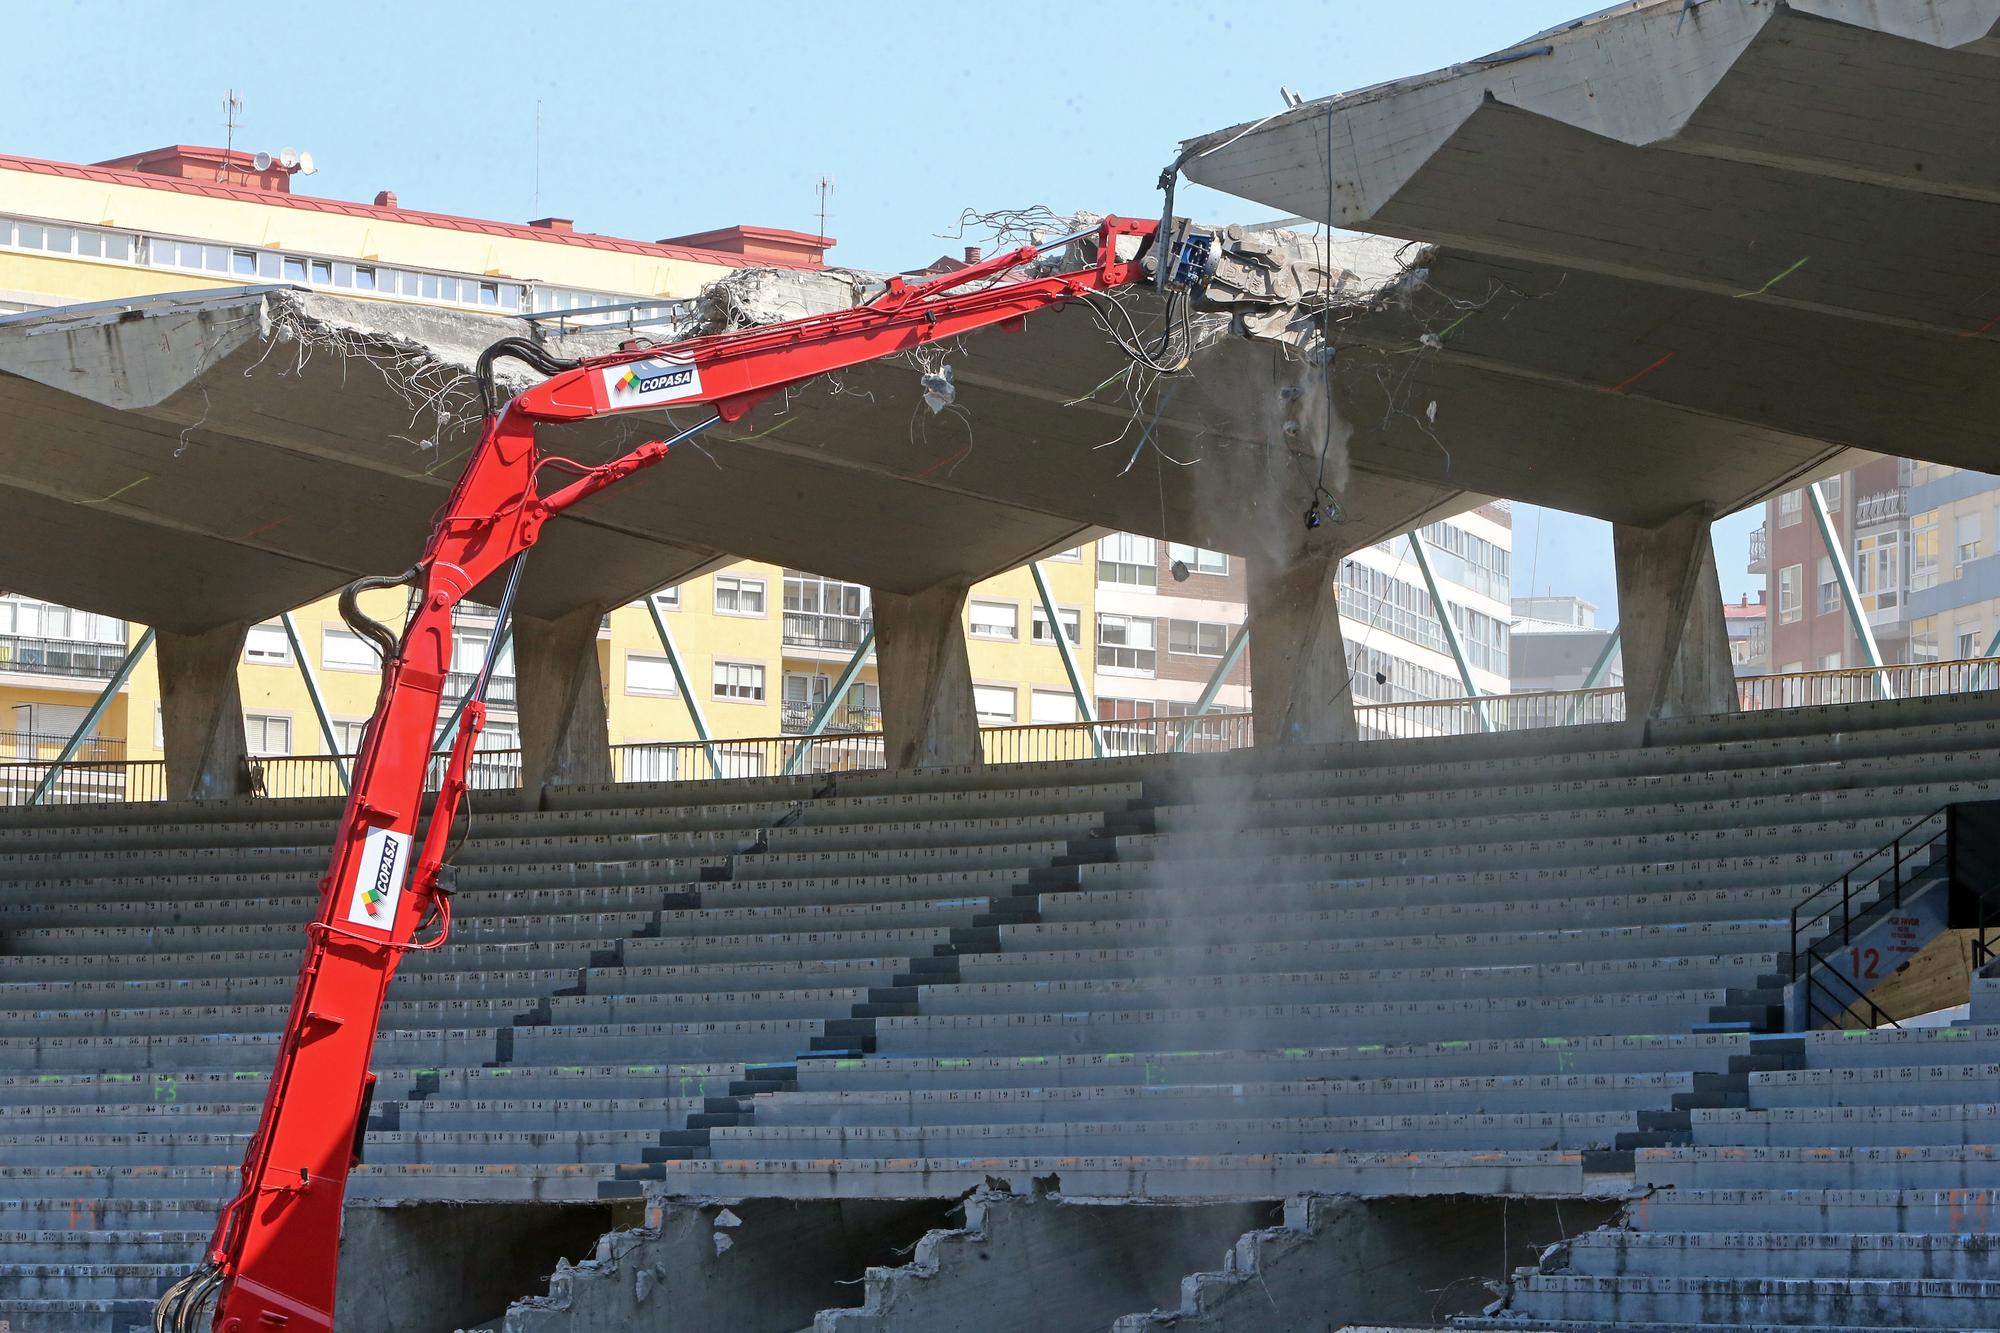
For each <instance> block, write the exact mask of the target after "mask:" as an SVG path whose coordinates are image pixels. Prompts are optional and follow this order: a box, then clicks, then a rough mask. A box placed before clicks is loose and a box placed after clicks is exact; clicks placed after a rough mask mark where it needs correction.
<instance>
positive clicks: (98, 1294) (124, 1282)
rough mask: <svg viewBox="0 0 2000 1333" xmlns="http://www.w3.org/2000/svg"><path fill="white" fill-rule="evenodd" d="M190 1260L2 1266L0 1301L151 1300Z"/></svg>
mask: <svg viewBox="0 0 2000 1333" xmlns="http://www.w3.org/2000/svg"><path fill="white" fill-rule="evenodd" d="M193 1253H194V1254H199V1250H196V1251H194V1252H193ZM188 1257H191V1256H187V1255H184V1256H182V1258H181V1259H180V1260H174V1261H170V1262H166V1263H136V1262H134V1263H63V1264H20V1263H0V1300H19V1301H37V1300H40V1301H46V1300H65V1301H79V1300H83V1301H117V1300H151V1299H153V1298H154V1297H156V1296H158V1295H159V1294H160V1293H161V1292H163V1291H165V1290H166V1289H167V1288H168V1287H170V1286H172V1285H173V1284H174V1283H175V1282H177V1281H179V1280H180V1279H181V1278H182V1277H183V1276H185V1275H186V1273H187V1271H188V1266H187V1263H186V1262H185V1259H186V1258H188Z"/></svg>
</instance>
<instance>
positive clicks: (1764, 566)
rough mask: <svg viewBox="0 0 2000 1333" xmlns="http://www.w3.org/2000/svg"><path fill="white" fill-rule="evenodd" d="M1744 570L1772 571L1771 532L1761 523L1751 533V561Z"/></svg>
mask: <svg viewBox="0 0 2000 1333" xmlns="http://www.w3.org/2000/svg"><path fill="white" fill-rule="evenodd" d="M1744 571H1745V572H1746V573H1750V574H1768V573H1770V572H1771V534H1770V532H1769V531H1768V530H1767V529H1766V528H1765V527H1764V525H1763V524H1761V523H1759V524H1758V525H1757V528H1756V530H1755V531H1754V532H1752V533H1751V534H1750V563H1749V564H1748V565H1746V566H1745V567H1744Z"/></svg>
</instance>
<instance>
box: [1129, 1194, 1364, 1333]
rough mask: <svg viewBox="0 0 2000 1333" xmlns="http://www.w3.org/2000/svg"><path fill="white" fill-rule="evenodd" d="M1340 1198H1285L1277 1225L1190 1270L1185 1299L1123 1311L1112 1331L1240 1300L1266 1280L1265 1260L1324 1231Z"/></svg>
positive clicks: (1173, 1321)
mask: <svg viewBox="0 0 2000 1333" xmlns="http://www.w3.org/2000/svg"><path fill="white" fill-rule="evenodd" d="M1340 1202H1341V1200H1339V1199H1336V1198H1334V1197H1332V1196H1328V1195H1320V1194H1301V1195H1296V1196H1294V1197H1293V1198H1290V1199H1287V1200H1285V1217H1284V1220H1283V1221H1282V1222H1280V1223H1279V1224H1278V1225H1277V1226H1274V1227H1263V1228H1261V1229H1259V1230H1256V1231H1246V1232H1245V1233H1243V1235H1241V1236H1239V1237H1238V1238H1237V1241H1236V1244H1235V1245H1233V1246H1231V1247H1230V1249H1229V1251H1228V1252H1227V1253H1226V1254H1224V1255H1223V1257H1222V1267H1221V1268H1219V1269H1210V1270H1208V1271H1205V1272H1200V1273H1190V1274H1188V1275H1187V1276H1186V1277H1184V1278H1182V1279H1181V1302H1180V1304H1179V1305H1178V1306H1176V1307H1175V1308H1173V1309H1171V1310H1149V1311H1147V1312H1145V1313H1144V1314H1128V1315H1122V1316H1120V1317H1119V1318H1118V1319H1117V1321H1116V1322H1114V1323H1113V1324H1112V1326H1111V1333H1148V1331H1149V1330H1152V1329H1159V1328H1172V1327H1174V1326H1175V1325H1177V1324H1179V1323H1181V1322H1182V1321H1183V1320H1190V1319H1200V1318H1202V1317H1204V1316H1206V1315H1210V1314H1213V1313H1215V1312H1216V1311H1217V1310H1218V1309H1220V1307H1222V1306H1223V1305H1225V1304H1227V1303H1229V1302H1231V1301H1233V1300H1235V1299H1236V1298H1237V1296H1238V1295H1239V1294H1241V1293H1243V1292H1245V1290H1246V1289H1247V1288H1248V1287H1249V1285H1250V1284H1251V1283H1253V1282H1257V1283H1261V1282H1262V1272H1263V1268H1264V1265H1265V1264H1267V1263H1275V1262H1276V1261H1277V1260H1279V1259H1281V1258H1283V1257H1284V1256H1286V1255H1288V1254H1290V1253H1291V1252H1292V1251H1294V1250H1296V1249H1298V1248H1299V1247H1300V1246H1302V1245H1306V1244H1308V1243H1310V1242H1311V1240H1312V1239H1313V1237H1314V1235H1315V1234H1316V1233H1317V1232H1318V1231H1319V1229H1320V1227H1321V1225H1322V1223H1323V1221H1324V1218H1325V1216H1326V1211H1327V1209H1328V1208H1330V1207H1332V1206H1334V1205H1336V1204H1338V1203H1340Z"/></svg>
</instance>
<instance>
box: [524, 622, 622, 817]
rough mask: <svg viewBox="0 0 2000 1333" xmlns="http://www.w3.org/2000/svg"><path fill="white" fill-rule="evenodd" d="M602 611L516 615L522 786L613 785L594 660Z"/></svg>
mask: <svg viewBox="0 0 2000 1333" xmlns="http://www.w3.org/2000/svg"><path fill="white" fill-rule="evenodd" d="M603 617H604V612H603V610H602V608H600V607H596V606H581V607H578V608H577V609H576V610H574V611H571V612H570V613H569V614H567V615H564V616H558V617H557V618H556V619H554V620H542V619H539V618H537V617H535V616H523V615H516V616H515V617H514V680H515V686H514V687H515V691H516V693H517V694H518V695H519V697H520V712H521V786H522V788H523V789H524V790H526V791H538V790H540V789H541V788H542V787H544V786H548V785H551V784H554V785H558V786H574V785H577V784H580V783H588V782H609V781H611V727H610V722H609V720H608V719H607V718H606V717H605V713H604V672H603V669H602V668H601V667H600V666H599V664H598V661H597V626H598V622H599V621H600V620H602V619H603Z"/></svg>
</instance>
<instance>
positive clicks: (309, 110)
mask: <svg viewBox="0 0 2000 1333" xmlns="http://www.w3.org/2000/svg"><path fill="white" fill-rule="evenodd" d="M1596 7H1598V3H1597V0H1420V2H1418V0H1321V2H1320V3H1286V2H1284V0H1266V2H1264V3H1259V4H1256V5H1236V4H1227V3H1202V4H1179V3H1173V2H1172V0H1166V2H1164V3H1162V2H1160V0H1155V2H1154V3H1149V4H1118V5H1111V4H1089V3H1082V4H1079V3H1075V2H1074V0H1072V3H1068V4H1053V3H1041V2H1040V0H1024V2H1022V3H1010V4H1007V5H1001V6H993V7H973V6H962V5H944V4H937V3H935V2H934V0H933V3H928V4H918V3H862V2H859V0H856V2H854V3H846V4H834V5H828V4H819V5H807V4H793V3H753V2H751V0H738V3H735V4H733V5H712V6H703V7H701V8H700V9H698V10H696V9H692V8H690V7H687V6H683V5H677V4H670V3H660V2H658V0H656V3H654V4H651V5H616V6H601V5H549V4H536V5H528V4H518V3H512V2H511V0H488V2H487V3H483V4H478V5H471V4H448V3H442V2H441V0H439V2H434V3H421V2H420V3H409V2H408V0H404V2H403V3H395V4H390V3H382V2H381V0H354V2H352V3H344V4H339V5H333V4H324V3H293V4H289V5H285V6H282V7H276V6H270V5H268V4H246V3H221V2H220V0H176V2H175V3H172V4H153V5H145V6H140V5H133V4H130V3H112V2H110V0H73V2H72V3H69V4H59V3H44V4H37V5H33V6H25V7H21V8H19V9H18V10H16V11H14V12H11V13H10V14H9V16H8V18H9V23H8V28H9V37H10V39H11V42H12V44H13V46H14V48H15V49H14V56H13V58H12V59H11V60H10V61H9V67H10V78H9V88H8V97H7V105H6V109H5V111H4V112H0V126H4V127H5V132H4V134H0V151H5V152H15V153H25V154H28V155H31V156H38V157H52V158H60V159H65V160H70V161H83V162H89V161H96V160H99V159H103V158H108V157H114V156H118V155H121V154H124V153H129V152H135V151H138V150H140V149H143V148H152V147H157V146H158V145H160V144H163V143H171V142H183V143H204V144H219V143H221V142H222V141H223V134H224V131H223V125H222V120H223V111H222V100H223V95H224V92H225V91H226V90H227V89H230V88H232V87H233V88H235V89H236V90H237V92H238V94H239V95H240V96H241V97H242V99H243V112H242V116H241V128H240V129H239V130H238V133H237V144H238V146H239V147H245V148H250V149H258V148H263V149H268V150H271V151H274V152H275V151H276V150H277V149H279V148H281V147H285V146H293V147H299V148H307V149H310V150H311V151H312V153H313V155H314V157H315V158H316V159H317V161H318V163H319V166H320V171H319V174H318V175H317V176H315V177H312V178H310V179H309V180H306V181H304V182H301V185H302V188H304V189H308V190H310V191H312V192H313V193H317V194H327V195H332V196H335V197H338V198H349V199H371V198H373V197H374V194H375V192H376V191H377V190H383V189H389V190H394V191H395V192H396V194H397V196H398V199H399V201H400V202H401V203H402V204H403V205H404V206H405V207H411V208H425V209H433V210H436V211H439V212H449V213H463V214H470V215H474V216H480V217H495V218H512V219H518V220H526V219H528V218H530V217H536V216H540V215H544V214H555V215H558V216H563V217H570V218H574V219H575V220H576V223H577V226H578V227H579V228H581V229H585V230H589V231H599V232H608V233H612V234H616V235H623V236H635V237H643V238H647V239H652V238H657V237H662V236H670V235H675V234H678V233H683V232H691V231H699V230H703V229H706V228H709V227H714V226H721V225H725V224H728V223H732V222H748V223H757V224H762V225H765V226H778V227H791V228H795V229H798V230H801V231H815V230H817V229H818V217H817V209H818V206H819V205H818V199H817V196H816V193H815V188H814V186H815V182H816V181H817V180H818V179H819V178H820V177H822V176H826V177H830V178H831V179H832V181H833V193H832V197H831V200H830V202H829V205H828V212H829V216H828V219H827V228H826V229H827V231H828V233H829V234H831V235H833V236H835V237H838V238H839V242H840V243H839V245H838V247H837V248H836V249H835V250H834V251H833V254H832V258H833V259H834V260H835V262H840V263H847V264H852V265H855V266H857V267H864V268H888V269H894V268H908V267H913V266H915V265H917V264H920V263H924V262H927V261H928V260H930V259H931V258H933V257H935V256H936V255H937V254H939V253H942V252H955V251H956V250H957V248H958V247H959V245H960V244H962V242H961V241H959V240H957V239H955V238H953V237H952V236H951V233H952V232H953V231H954V230H955V229H956V226H957V220H958V217H959V214H960V212H961V210H963V209H966V208H973V209H980V210H995V209H1003V208H1018V207H1024V206H1027V205H1031V204H1046V205H1048V206H1049V207H1051V208H1054V209H1057V210H1060V211H1071V210H1075V209H1090V210H1092V211H1095V212H1118V213H1140V214H1152V213H1155V212H1157V210H1158V206H1159V197H1158V194H1157V192H1156V191H1155V189H1154V181H1155V178H1156V177H1157V176H1158V174H1159V170H1160V167H1161V166H1162V165H1164V164H1165V163H1166V162H1167V161H1169V160H1170V159H1171V158H1172V157H1173V156H1174V153H1175V152H1176V150H1177V147H1178V143H1179V141H1180V140H1181V139H1182V138H1185V137H1189V136H1192V135H1195V134H1199V133H1203V132H1206V131H1208V130H1212V129H1218V128H1221V127H1223V126H1225V125H1232V124H1236V123H1238V122H1241V121H1247V120H1254V119H1256V118H1258V117H1260V116H1264V115H1268V114H1269V113H1270V112H1272V111H1274V110H1276V109H1277V108H1278V107H1279V106H1280V105H1281V102H1280V100H1279V92H1278V89H1279V86H1280V85H1285V86H1288V87H1291V88H1294V89H1297V90H1298V91H1299V92H1301V93H1303V94H1304V95H1305V96H1307V97H1308V98H1310V97H1317V96H1322V95H1325V94H1328V93H1333V92H1339V91H1345V90H1348V89H1352V88H1358V87H1363V86H1365V85H1367V84H1371V83H1377V82H1381V81H1383V80H1385V79H1392V78H1397V77H1400V76H1403V75H1408V74H1414V73H1418V72H1421V71H1424V70H1428V69H1433V68H1436V67H1438V66H1441V65H1446V64H1450V63H1451V62H1453V61H1455V60H1461V59H1465V58H1468V57H1472V56H1477V55H1482V54H1484V53H1486V52H1488V51H1492V50H1496V49H1499V48H1501V47H1504V46H1506V45H1508V44H1510V43H1512V42H1515V41H1518V40H1519V39H1521V38H1523V37H1526V36H1528V35H1530V34H1531V33H1534V32H1537V31H1540V30H1541V29H1543V28H1546V27H1549V26H1551V25H1553V24H1555V23H1559V22H1562V21H1564V20H1566V19H1570V18H1574V17H1576V16H1577V15H1578V14H1581V13H1585V12H1588V11H1589V10H1591V9H1593V8H1596ZM80 72H86V74H85V75H83V77H87V82H88V86H89V87H90V88H92V89H93V90H116V91H115V92H111V93H107V94H105V95H98V94H97V93H96V92H93V95H91V96H89V97H82V98H80V97H78V96H77V89H78V86H79V78H80ZM538 106H539V114H540V126H541V132H540V145H541V146H540V152H539V155H538V154H537V152H536V150H535V140H536V119H537V107H538ZM538 156H539V170H538V169H537V157H538ZM1181 210H1182V211H1183V212H1187V213H1191V214H1196V215H1199V216H1204V217H1213V218H1227V219H1241V220H1253V219H1257V218H1262V217H1266V216H1269V213H1270V210H1267V209H1264V208H1262V207H1260V206H1258V205H1254V204H1249V203H1246V202H1244V201H1241V200H1232V199H1229V198H1227V197H1226V196H1221V195H1216V194H1213V193H1212V192H1209V191H1205V190H1199V189H1188V190H1183V192H1182V194H1181ZM967 239H970V240H978V239H983V238H979V237H968V238H967ZM1517 521H1518V523H1520V524H1523V525H1525V527H1517V536H1516V547H1517V549H1518V550H1521V551H1522V552H1523V554H1522V555H1521V557H1520V561H1521V563H1520V564H1519V565H1518V571H1519V572H1518V575H1517V584H1518V586H1519V587H1522V588H1526V587H1527V586H1528V585H1527V583H1526V578H1527V574H1528V568H1529V565H1528V561H1529V557H1528V555H1527V554H1526V552H1528V551H1529V550H1530V549H1531V548H1532V546H1533V543H1534V527H1535V522H1536V519H1535V511H1533V510H1529V509H1525V508H1523V509H1522V510H1520V511H1519V512H1518V513H1517ZM1754 526H1755V520H1754V519H1743V520H1738V521H1736V522H1734V523H1724V524H1722V525H1718V529H1717V531H1718V546H1719V550H1720V551H1721V553H1722V556H1723V558H1722V559H1721V560H1719V561H1718V564H1719V565H1720V567H1721V569H1722V575H1723V582H1724V591H1725V593H1727V594H1729V595H1731V596H1733V595H1735V592H1736V591H1738V590H1739V588H1738V586H1737V585H1741V587H1746V588H1747V587H1748V586H1749V583H1748V578H1747V576H1745V575H1743V574H1742V573H1741V566H1742V565H1743V563H1744V562H1743V554H1744V551H1745V547H1746V540H1747V537H1746V534H1747V532H1748V530H1749V528H1751V527H1754ZM1535 565H1536V569H1537V574H1538V579H1537V581H1538V583H1540V584H1544V585H1550V584H1552V585H1554V586H1555V587H1556V588H1557V589H1558V591H1574V592H1577V593H1579V594H1581V595H1583V596H1587V597H1590V598H1591V599H1592V600H1594V601H1597V602H1599V603H1600V604H1602V605H1604V606H1605V607H1606V609H1607V611H1608V610H1609V608H1610V607H1611V605H1612V604H1613V602H1614V601H1615V598H1614V596H1613V593H1612V589H1611V584H1610V537H1609V533H1608V530H1606V529H1605V528H1604V527H1603V525H1602V524H1595V523H1591V522H1588V521H1586V520H1582V519H1577V518H1574V517H1570V516H1564V515H1556V514H1551V515H1549V516H1548V518H1547V521H1546V523H1545V525H1544V528H1543V531H1542V533H1541V548H1540V555H1539V559H1538V560H1537V561H1536V562H1535ZM1732 570H1735V571H1736V573H1735V575H1734V577H1735V580H1736V583H1735V584H1734V585H1733V584H1732V582H1731V578H1732V575H1731V571H1732Z"/></svg>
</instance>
